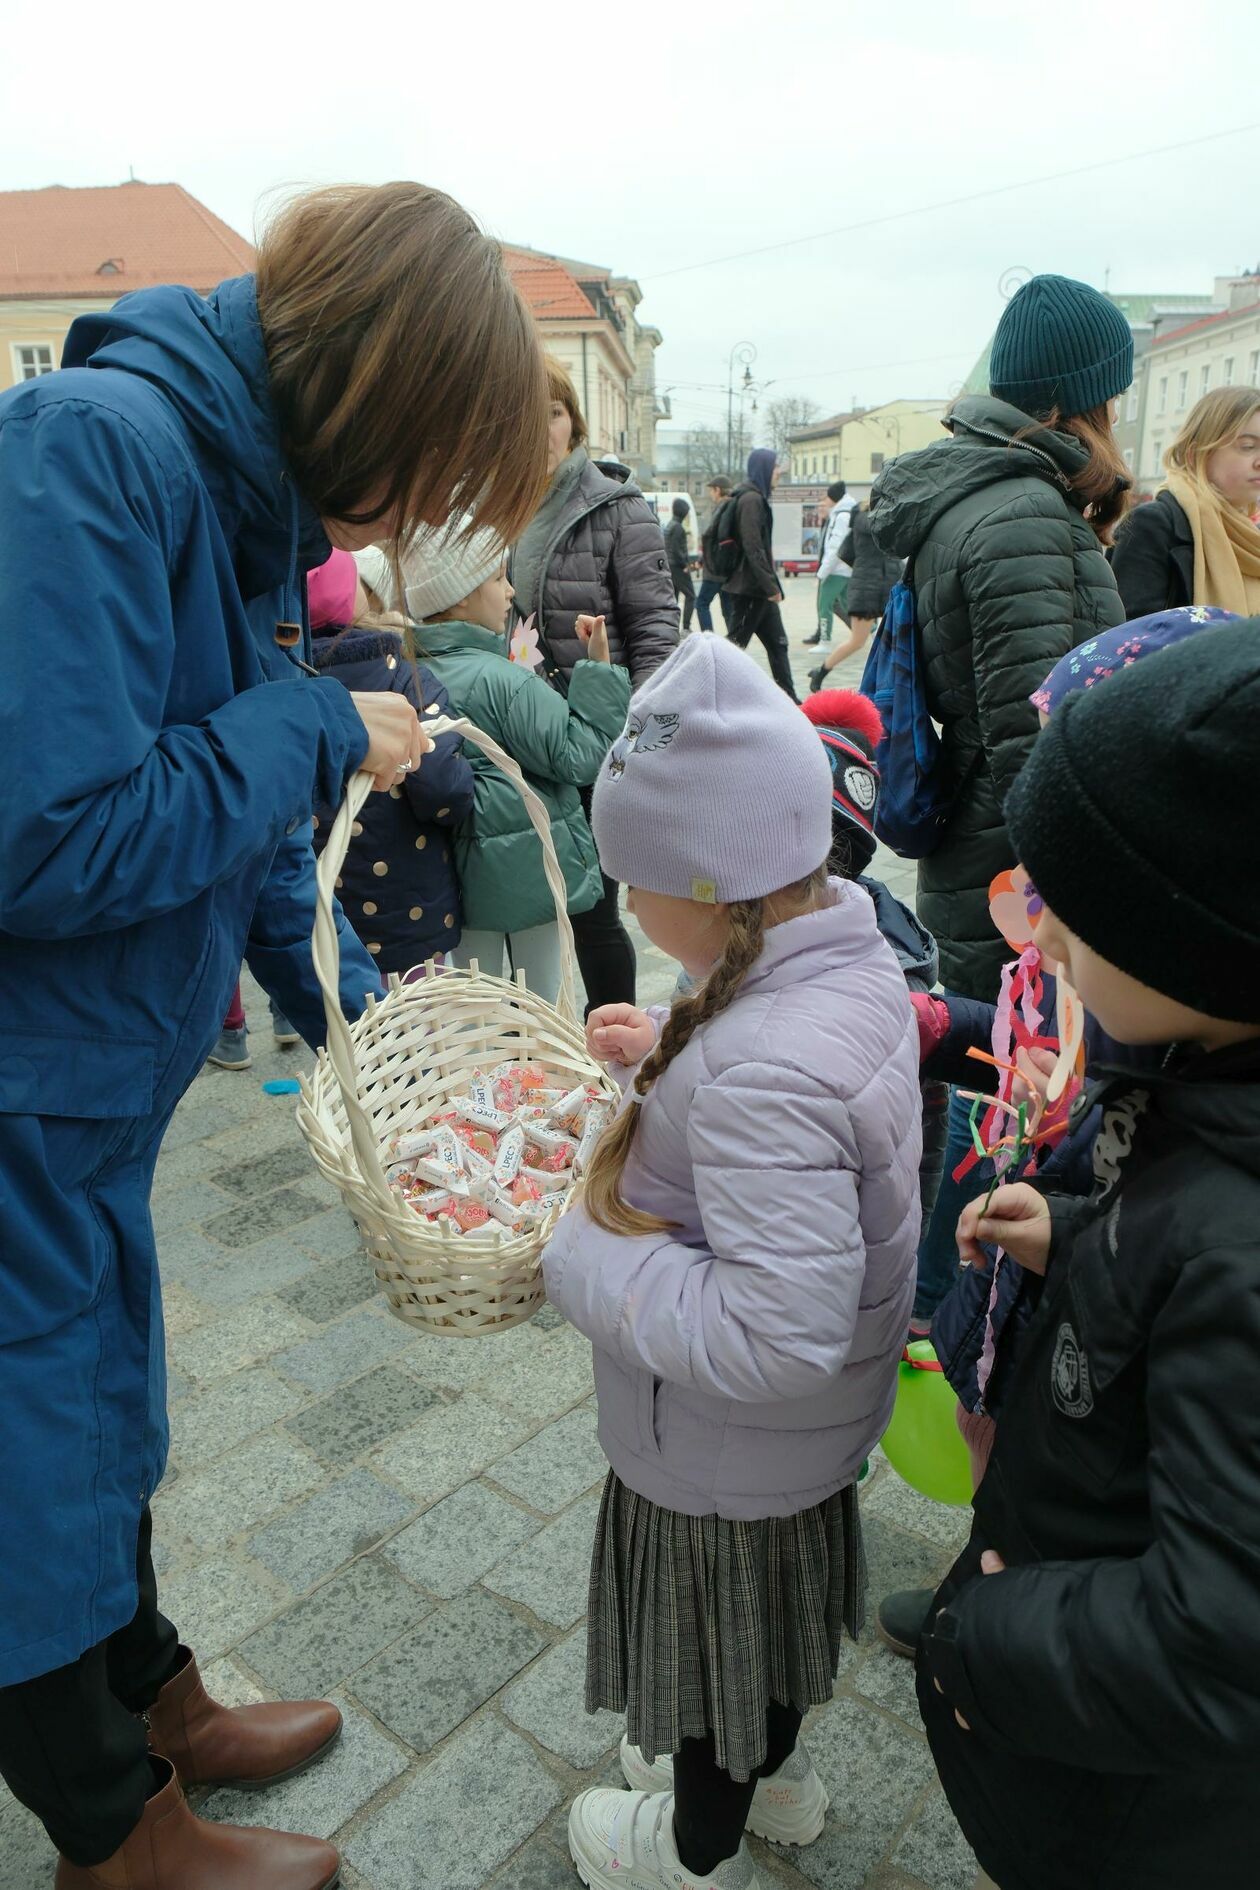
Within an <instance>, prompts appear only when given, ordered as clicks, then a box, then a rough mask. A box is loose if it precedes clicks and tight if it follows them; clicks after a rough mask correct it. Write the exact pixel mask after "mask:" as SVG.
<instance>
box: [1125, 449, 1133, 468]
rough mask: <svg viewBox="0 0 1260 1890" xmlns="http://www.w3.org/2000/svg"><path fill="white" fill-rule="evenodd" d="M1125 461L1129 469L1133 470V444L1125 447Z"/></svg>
mask: <svg viewBox="0 0 1260 1890" xmlns="http://www.w3.org/2000/svg"><path fill="white" fill-rule="evenodd" d="M1124 463H1125V465H1126V466H1127V467H1128V469H1129V471H1130V472H1132V471H1133V448H1132V447H1131V446H1126V447H1125V449H1124Z"/></svg>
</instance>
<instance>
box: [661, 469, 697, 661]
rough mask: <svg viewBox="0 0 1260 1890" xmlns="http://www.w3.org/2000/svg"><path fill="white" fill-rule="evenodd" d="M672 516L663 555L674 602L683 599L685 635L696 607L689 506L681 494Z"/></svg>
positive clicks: (666, 533)
mask: <svg viewBox="0 0 1260 1890" xmlns="http://www.w3.org/2000/svg"><path fill="white" fill-rule="evenodd" d="M670 510H671V512H672V517H671V518H670V521H669V524H668V525H667V526H666V527H665V556H666V557H667V558H668V559H669V581H670V583H671V584H672V585H673V587H674V602H675V603H677V601H678V599H679V598H680V597H681V598H682V600H683V620H682V633H683V635H684V636H686V634H687V632H688V631H689V630H690V628H691V619H692V616H693V614H694V612H695V608H696V592H695V586H694V585H693V584H692V582H691V547H690V545H689V544H688V543H687V519H688V517H689V515H690V512H691V507H690V506H689V505H688V503H687V501H686V499H684V498H682V497H681V496H680V497H678V498H677V499H675V500H674V503H673V505H672V506H671V508H670Z"/></svg>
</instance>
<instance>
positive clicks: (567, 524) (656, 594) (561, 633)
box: [538, 460, 678, 689]
mask: <svg viewBox="0 0 1260 1890" xmlns="http://www.w3.org/2000/svg"><path fill="white" fill-rule="evenodd" d="M538 588H539V606H538V632H539V641H540V644H541V646H542V650H543V656H544V668H545V673H546V675H547V678H548V681H550V682H553V683H555V684H556V685H557V686H558V687H560V688H565V687H567V685H568V680H569V677H570V676H571V675H572V674H573V670H574V668H575V667H576V665H577V664H578V663H580V662H581V661H582V659H583V657H584V656H585V654H586V649H585V645H584V644H583V643H582V641H581V639H580V638H579V637H578V635H577V633H576V631H575V630H574V628H573V626H574V623H575V622H576V620H577V618H578V617H580V616H582V615H583V614H584V613H585V614H588V615H590V616H592V617H599V616H602V617H605V618H606V619H607V623H608V649H609V654H610V656H611V658H612V661H613V662H614V663H620V664H621V665H622V666H623V668H625V669H628V670H629V671H630V680H631V682H632V683H633V684H634V686H635V688H636V689H637V688H638V686H639V684H640V683H642V682H646V680H647V678H648V677H649V676H650V675H651V674H652V671H653V670H654V669H659V668H660V666H661V664H662V663H663V662H664V661H665V658H666V657H667V656H668V655H669V653H670V651H671V650H673V649H674V648H675V646H676V645H677V642H678V602H677V599H676V598H675V596H674V586H673V582H672V580H671V578H670V575H669V563H668V560H667V558H666V556H665V540H664V538H663V536H662V534H661V527H660V522H659V520H658V519H657V516H656V514H655V512H654V511H653V510H652V508H651V506H650V505H649V504H648V502H647V500H646V499H645V498H644V496H643V494H642V492H641V491H640V490H639V488H638V486H637V485H636V484H635V483H634V480H633V479H631V477H630V475H629V473H628V472H627V471H626V469H625V468H624V467H621V466H608V465H604V466H596V465H595V463H594V462H593V461H590V460H588V461H587V463H586V465H585V466H584V467H583V468H582V471H581V474H580V476H579V478H578V480H577V483H576V484H575V486H574V488H573V491H572V493H571V494H570V496H569V502H568V504H567V505H566V506H565V508H564V510H563V512H562V513H561V515H560V517H559V519H558V520H557V521H556V524H555V526H554V527H553V532H552V538H551V543H550V545H549V546H548V547H547V549H546V550H545V551H544V553H543V558H542V565H541V578H540V581H539V587H538Z"/></svg>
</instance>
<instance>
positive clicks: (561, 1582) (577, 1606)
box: [482, 1491, 600, 1628]
mask: <svg viewBox="0 0 1260 1890" xmlns="http://www.w3.org/2000/svg"><path fill="white" fill-rule="evenodd" d="M599 1502H600V1498H599V1492H598V1491H596V1492H594V1493H593V1494H592V1495H591V1496H588V1497H583V1498H582V1500H581V1502H578V1503H575V1504H574V1505H573V1507H572V1509H567V1510H566V1511H565V1512H564V1515H563V1516H559V1517H557V1518H556V1520H555V1522H553V1523H548V1524H547V1527H546V1528H545V1529H541V1530H540V1531H539V1532H538V1534H537V1535H536V1536H534V1537H533V1539H532V1540H531V1541H529V1542H527V1543H526V1545H525V1547H524V1548H523V1549H518V1550H515V1551H514V1552H513V1553H512V1554H511V1555H509V1556H506V1557H505V1558H504V1559H503V1561H501V1562H498V1563H496V1565H495V1567H494V1568H492V1569H491V1570H490V1573H489V1574H488V1575H483V1577H482V1582H483V1584H484V1585H485V1587H487V1588H492V1589H493V1590H494V1592H495V1593H496V1594H498V1595H506V1596H507V1598H508V1600H509V1601H520V1602H523V1603H524V1605H525V1606H526V1607H527V1608H530V1609H532V1610H533V1612H534V1613H535V1614H536V1615H537V1616H538V1618H539V1620H540V1621H549V1622H551V1623H552V1624H553V1625H554V1626H556V1627H562V1628H569V1627H572V1626H573V1623H574V1622H575V1621H577V1620H579V1619H580V1618H581V1616H582V1615H584V1614H585V1613H586V1603H587V1595H588V1591H589V1588H590V1575H591V1545H592V1544H593V1542H594V1540H595V1519H596V1517H597V1516H598V1514H599Z"/></svg>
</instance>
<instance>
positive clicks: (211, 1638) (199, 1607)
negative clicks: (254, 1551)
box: [162, 1555, 286, 1662]
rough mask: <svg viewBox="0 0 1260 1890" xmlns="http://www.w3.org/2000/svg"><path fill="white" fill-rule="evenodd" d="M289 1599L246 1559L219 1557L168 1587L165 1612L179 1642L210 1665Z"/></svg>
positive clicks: (164, 1589) (169, 1582) (175, 1578)
mask: <svg viewBox="0 0 1260 1890" xmlns="http://www.w3.org/2000/svg"><path fill="white" fill-rule="evenodd" d="M285 1598H286V1597H285V1591H284V1590H283V1589H275V1588H273V1587H271V1586H270V1584H269V1583H268V1582H267V1581H266V1580H265V1578H263V1577H262V1576H261V1574H260V1572H259V1570H258V1569H256V1568H251V1567H250V1566H249V1564H248V1563H247V1562H245V1561H244V1560H241V1559H237V1558H235V1557H233V1556H227V1555H217V1556H212V1557H210V1558H209V1559H208V1560H205V1561H201V1562H198V1564H197V1565H196V1567H195V1568H191V1569H187V1570H185V1572H184V1573H183V1574H180V1575H173V1576H170V1577H169V1578H168V1579H167V1580H166V1581H165V1582H164V1584H163V1587H162V1611H163V1613H164V1614H166V1615H167V1616H168V1617H169V1618H170V1619H171V1620H172V1621H174V1623H175V1625H176V1627H177V1628H178V1629H179V1633H180V1638H181V1640H184V1641H186V1642H187V1643H188V1645H189V1646H190V1647H195V1648H196V1650H197V1659H198V1660H199V1661H202V1660H204V1661H206V1662H210V1661H212V1660H215V1659H217V1658H218V1656H219V1655H220V1654H226V1653H227V1651H228V1649H229V1648H231V1647H233V1646H235V1644H236V1642H237V1641H239V1640H240V1639H241V1637H242V1636H243V1635H245V1634H250V1633H252V1632H253V1630H254V1629H255V1628H256V1627H259V1626H261V1624H262V1623H263V1622H264V1621H265V1620H266V1619H267V1616H268V1615H270V1614H274V1613H275V1611H276V1609H277V1608H278V1607H281V1606H282V1605H283V1603H284V1600H285Z"/></svg>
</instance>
